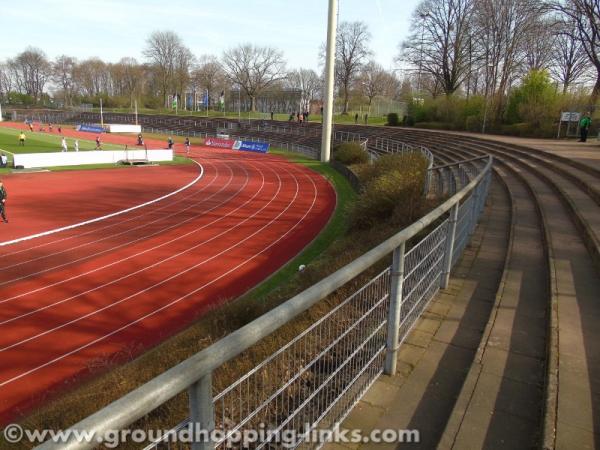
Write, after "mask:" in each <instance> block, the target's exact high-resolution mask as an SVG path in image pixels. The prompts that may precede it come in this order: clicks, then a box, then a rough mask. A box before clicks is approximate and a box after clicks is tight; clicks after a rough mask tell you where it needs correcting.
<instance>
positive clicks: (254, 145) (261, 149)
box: [233, 141, 269, 153]
mask: <svg viewBox="0 0 600 450" xmlns="http://www.w3.org/2000/svg"><path fill="white" fill-rule="evenodd" d="M233 149H234V150H241V151H245V152H257V153H267V152H268V151H269V144H267V143H265V142H252V141H235V144H234V146H233Z"/></svg>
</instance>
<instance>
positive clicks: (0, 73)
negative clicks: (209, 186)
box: [0, 63, 13, 97]
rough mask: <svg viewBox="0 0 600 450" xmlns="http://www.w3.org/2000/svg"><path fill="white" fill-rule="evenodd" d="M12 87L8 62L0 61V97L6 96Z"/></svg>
mask: <svg viewBox="0 0 600 450" xmlns="http://www.w3.org/2000/svg"><path fill="white" fill-rule="evenodd" d="M12 89H13V82H12V76H11V72H10V69H9V67H8V64H5V63H0V97H6V96H7V95H8V93H9V92H10V91H12Z"/></svg>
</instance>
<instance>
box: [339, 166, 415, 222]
mask: <svg viewBox="0 0 600 450" xmlns="http://www.w3.org/2000/svg"><path fill="white" fill-rule="evenodd" d="M357 169H358V170H357V171H356V172H357V175H358V176H359V178H360V180H361V182H362V183H363V185H364V190H363V192H362V193H361V194H360V196H359V198H358V200H357V202H356V203H355V205H354V207H353V208H352V210H351V213H350V225H351V227H352V229H367V228H370V227H372V226H373V225H376V224H378V223H380V222H381V221H388V220H390V219H391V221H392V223H410V222H411V221H413V220H414V219H415V218H416V217H417V216H418V214H419V212H420V211H421V208H422V206H423V204H424V203H423V183H424V179H425V172H426V170H427V160H426V159H425V158H424V157H422V156H421V155H419V154H409V155H385V156H383V157H381V158H379V159H377V160H376V161H375V163H374V164H372V165H368V166H366V165H365V166H360V167H358V168H357Z"/></svg>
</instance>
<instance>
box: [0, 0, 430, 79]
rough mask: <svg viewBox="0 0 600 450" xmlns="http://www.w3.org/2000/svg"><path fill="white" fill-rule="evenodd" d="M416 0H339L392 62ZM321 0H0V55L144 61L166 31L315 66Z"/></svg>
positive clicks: (205, 44)
mask: <svg viewBox="0 0 600 450" xmlns="http://www.w3.org/2000/svg"><path fill="white" fill-rule="evenodd" d="M418 3H419V0H340V1H339V4H340V8H339V16H340V21H343V20H348V21H355V20H363V21H365V22H366V23H367V25H368V27H369V30H370V32H371V34H372V40H371V48H372V49H373V50H374V52H375V59H376V60H377V61H378V62H379V63H381V64H382V65H383V66H384V67H385V68H388V69H390V68H392V67H395V65H394V62H393V60H394V56H395V55H396V53H397V51H398V50H397V46H398V43H399V42H400V41H401V40H402V39H403V38H404V37H405V36H406V35H407V33H408V30H409V26H410V17H411V13H412V11H413V10H414V8H415V7H416V5H417V4H418ZM327 4H328V2H327V0H299V1H290V0H228V1H215V0H28V1H26V2H18V1H17V2H15V1H14V0H0V30H2V37H1V38H0V61H3V60H5V59H7V58H9V57H12V56H14V55H15V54H17V53H19V52H21V51H22V50H24V49H25V48H26V47H27V46H30V45H31V46H34V47H39V48H41V49H42V50H44V51H45V52H46V54H47V55H48V56H49V57H50V58H54V57H56V56H58V55H61V54H66V55H70V56H76V57H77V58H80V59H84V58H88V57H92V56H97V57H100V58H101V59H103V60H105V61H113V62H114V61H118V60H119V59H120V58H122V57H124V56H132V57H134V58H136V59H138V60H139V61H142V60H143V56H142V50H143V48H144V45H145V39H146V37H147V36H148V35H149V34H150V32H152V31H154V30H172V31H175V32H176V33H178V34H179V35H180V36H181V38H182V39H183V41H184V43H185V44H186V45H187V46H188V47H189V48H190V49H191V50H192V52H193V53H194V54H195V55H196V56H200V55H203V54H215V55H217V56H220V55H221V53H222V52H223V50H225V49H227V48H230V47H233V46H235V45H237V44H239V43H242V42H250V43H254V44H258V45H264V46H266V45H268V46H273V47H276V48H278V49H280V50H282V51H283V52H284V54H285V57H286V59H287V61H288V66H289V68H299V67H305V68H313V69H315V70H318V69H319V60H318V55H319V48H320V46H321V44H322V43H323V42H324V41H325V39H326V25H327Z"/></svg>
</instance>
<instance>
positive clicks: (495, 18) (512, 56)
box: [474, 0, 544, 121]
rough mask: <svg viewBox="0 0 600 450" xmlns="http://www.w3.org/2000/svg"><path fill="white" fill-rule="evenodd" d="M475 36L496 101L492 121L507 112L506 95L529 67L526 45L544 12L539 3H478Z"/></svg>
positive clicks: (485, 0)
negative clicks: (526, 57) (515, 80)
mask: <svg viewBox="0 0 600 450" xmlns="http://www.w3.org/2000/svg"><path fill="white" fill-rule="evenodd" d="M475 5H476V6H475V14H474V27H475V30H474V31H475V32H474V36H476V37H477V41H476V49H477V50H476V51H477V52H478V57H477V61H478V64H479V71H480V73H481V76H483V79H484V86H485V90H484V92H485V95H486V97H487V96H490V97H491V98H492V108H491V118H492V120H493V121H497V120H498V119H499V118H500V117H501V115H502V111H503V110H504V106H505V102H504V101H505V95H506V92H507V91H508V88H509V86H510V85H511V83H512V82H513V81H514V79H515V74H517V73H518V71H519V69H520V67H521V66H522V65H524V64H525V54H526V52H525V51H524V42H525V40H526V39H527V37H528V36H531V34H532V33H533V32H534V30H535V29H536V27H537V23H538V19H539V17H540V16H541V15H542V14H543V12H544V5H543V3H541V2H539V1H538V0H478V1H477V3H476V4H475Z"/></svg>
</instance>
